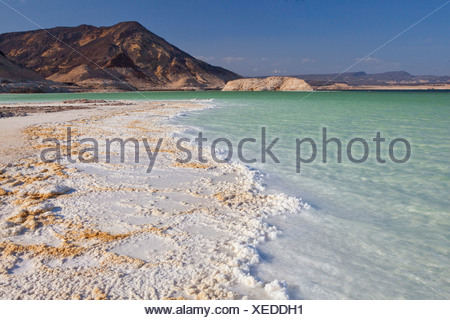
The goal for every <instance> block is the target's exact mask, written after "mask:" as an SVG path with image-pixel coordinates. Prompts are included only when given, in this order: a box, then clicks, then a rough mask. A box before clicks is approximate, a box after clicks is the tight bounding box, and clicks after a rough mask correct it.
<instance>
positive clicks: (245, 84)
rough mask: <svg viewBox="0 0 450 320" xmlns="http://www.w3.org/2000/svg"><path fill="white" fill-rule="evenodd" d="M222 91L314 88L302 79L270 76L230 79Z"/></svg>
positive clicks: (307, 89) (310, 89) (304, 89)
mask: <svg viewBox="0 0 450 320" xmlns="http://www.w3.org/2000/svg"><path fill="white" fill-rule="evenodd" d="M222 91H312V88H311V87H310V86H309V84H307V83H306V82H305V81H303V80H302V79H297V78H292V77H268V78H262V79H259V78H251V79H238V80H233V81H229V82H228V83H227V84H226V85H225V87H224V88H223V89H222Z"/></svg>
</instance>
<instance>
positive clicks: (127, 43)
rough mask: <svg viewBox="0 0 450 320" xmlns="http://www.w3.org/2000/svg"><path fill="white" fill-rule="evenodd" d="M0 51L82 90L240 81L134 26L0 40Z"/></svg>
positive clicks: (50, 32) (220, 84) (24, 34)
mask: <svg viewBox="0 0 450 320" xmlns="http://www.w3.org/2000/svg"><path fill="white" fill-rule="evenodd" d="M0 50H1V51H3V52H4V53H5V54H6V56H7V57H8V58H9V59H10V60H12V61H14V62H15V63H17V64H20V65H23V66H25V67H27V68H29V69H32V70H34V71H36V72H37V73H39V74H41V75H42V76H44V77H45V78H46V79H48V80H52V81H57V82H65V83H75V84H77V85H79V86H81V87H85V88H102V89H105V88H115V89H124V90H134V89H138V90H152V89H192V88H204V89H207V88H222V87H223V86H224V85H225V83H226V82H227V81H229V80H234V79H237V78H240V76H239V75H237V74H235V73H233V72H231V71H228V70H226V69H224V68H220V67H214V66H211V65H209V64H207V63H205V62H203V61H201V60H198V59H196V58H194V57H192V56H190V55H189V54H187V53H186V52H183V51H182V50H180V49H178V48H177V47H175V46H173V45H171V44H170V43H168V42H167V41H165V40H164V39H163V38H160V37H158V36H157V35H155V34H154V33H152V32H150V31H148V30H147V29H146V28H144V27H143V26H142V25H140V24H139V23H137V22H122V23H119V24H116V25H114V26H112V27H94V26H89V25H81V26H79V27H57V28H52V29H47V30H36V31H29V32H14V33H6V34H1V35H0Z"/></svg>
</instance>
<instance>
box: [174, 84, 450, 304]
mask: <svg viewBox="0 0 450 320" xmlns="http://www.w3.org/2000/svg"><path fill="white" fill-rule="evenodd" d="M306 95H308V94H305V93H281V92H266V93H235V94H233V95H230V97H229V98H228V99H226V100H221V99H219V100H218V101H216V104H217V105H218V106H219V108H217V109H211V110H206V111H201V112H198V113H196V114H194V115H191V116H187V117H183V119H182V123H183V124H188V125H190V126H191V127H192V128H194V131H196V130H201V131H202V132H203V135H204V136H205V137H207V138H210V139H211V140H212V139H215V138H218V137H224V138H228V139H229V140H231V141H233V146H237V145H238V141H239V140H241V139H243V138H246V137H253V138H255V139H256V140H257V143H255V144H254V145H252V144H246V145H245V146H247V148H246V150H245V152H244V155H245V156H246V158H247V159H251V158H253V157H255V158H257V160H258V161H257V162H256V163H254V164H251V166H252V167H254V168H257V169H260V170H262V171H263V172H264V173H265V174H266V180H265V181H266V182H267V185H268V188H269V189H272V190H276V191H278V190H281V191H284V192H287V193H289V194H292V195H296V196H300V197H302V198H303V199H304V201H306V202H308V203H309V204H311V205H312V208H311V209H310V210H309V211H307V212H305V213H304V214H302V215H300V216H287V217H286V218H281V217H277V218H274V219H272V220H271V222H272V223H273V224H275V225H277V226H278V227H279V228H281V229H282V231H283V233H282V234H281V236H280V237H279V238H278V239H277V240H276V241H272V242H268V243H266V244H265V245H263V246H262V247H261V248H260V251H261V255H262V257H263V263H262V264H260V265H259V266H258V267H257V268H256V269H255V270H254V273H255V274H256V275H257V276H258V277H259V278H260V279H262V280H265V281H271V280H272V279H274V278H277V279H279V280H286V281H287V284H288V290H289V295H290V298H298V299H301V298H306V299H340V298H353V299H403V298H406V299H443V298H446V299H448V298H450V270H449V266H450V255H449V248H450V246H449V240H450V218H449V213H450V210H449V208H450V200H449V190H450V188H449V182H450V170H449V157H450V144H449V141H448V137H449V133H450V93H424V92H333V93H330V92H324V93H314V94H312V95H309V96H308V97H307V98H306V99H304V98H305V96H306ZM302 99H304V100H303V101H302ZM261 127H265V128H266V133H267V138H266V139H267V141H268V143H270V141H272V139H274V138H279V141H278V142H277V144H276V145H275V146H274V147H273V149H272V151H273V153H274V154H275V156H276V157H277V158H278V159H279V161H280V163H275V162H273V161H271V159H270V158H268V160H267V163H265V164H263V163H261V155H260V152H261V151H260V150H261V146H260V143H261V142H260V141H261ZM323 127H326V128H327V136H328V137H327V138H330V137H336V138H339V139H340V140H341V142H342V146H343V148H344V149H343V150H342V163H338V162H337V158H336V150H337V147H336V144H334V143H330V144H329V146H328V147H327V150H328V158H327V160H328V162H327V163H323V162H322V128H323ZM377 132H380V133H381V137H384V138H385V139H386V142H381V148H380V149H381V154H380V156H381V159H384V160H386V163H384V164H380V163H378V162H377V160H376V156H375V151H376V145H375V142H373V141H372V139H373V138H374V137H375V136H376V133H377ZM306 137H309V138H312V139H313V140H314V141H315V142H316V143H317V150H318V153H317V158H316V160H315V161H313V162H311V163H308V164H301V171H300V173H297V172H296V142H295V139H296V138H299V139H303V138H306ZM355 137H360V138H363V139H365V140H366V141H367V143H368V147H369V156H368V159H367V161H365V162H364V163H359V164H357V163H352V162H350V161H349V159H348V157H347V155H346V146H347V143H348V142H349V140H351V139H352V138H355ZM395 138H405V139H407V140H408V142H409V143H410V145H411V158H410V159H409V161H407V162H406V163H395V162H393V161H391V160H390V157H389V150H388V149H389V143H390V141H392V140H393V139H395ZM305 145H306V144H305ZM358 146H361V143H359V144H358V143H355V145H354V149H352V155H353V157H354V158H361V157H362V155H363V154H362V148H361V147H360V148H359V149H358ZM223 148H225V145H224V144H223ZM310 151H311V150H310ZM303 152H304V153H303ZM236 153H237V152H236V150H235V155H236ZM302 154H304V156H303V158H305V159H307V158H309V153H308V150H307V149H306V148H305V151H302ZM405 155H406V148H405V146H404V144H402V143H398V144H395V148H394V156H395V157H396V158H397V159H402V158H403V157H404V156H405ZM233 159H235V160H236V159H237V156H236V157H234V158H233Z"/></svg>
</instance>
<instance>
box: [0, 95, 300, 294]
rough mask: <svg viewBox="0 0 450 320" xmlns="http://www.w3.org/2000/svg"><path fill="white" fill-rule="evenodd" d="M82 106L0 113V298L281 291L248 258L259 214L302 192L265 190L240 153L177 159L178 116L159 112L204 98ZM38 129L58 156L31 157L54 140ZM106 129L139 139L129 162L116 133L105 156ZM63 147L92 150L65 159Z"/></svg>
mask: <svg viewBox="0 0 450 320" xmlns="http://www.w3.org/2000/svg"><path fill="white" fill-rule="evenodd" d="M74 104H77V103H75V102H74ZM46 105H48V104H46ZM52 105H56V106H58V105H59V106H61V105H66V106H67V104H62V103H59V104H58V103H53V104H52ZM86 106H89V107H90V108H89V109H77V110H70V111H63V112H58V113H51V114H37V115H31V116H27V117H13V118H4V119H0V127H3V128H7V129H3V130H2V131H1V132H0V134H1V135H2V140H3V143H2V144H0V149H1V151H2V152H3V153H0V155H1V159H0V163H3V165H2V166H1V169H0V298H2V299H173V298H185V299H242V298H263V299H264V298H266V299H267V298H268V299H271V298H273V299H277V298H279V299H282V298H287V295H286V288H285V287H284V285H283V283H282V282H280V281H278V280H277V279H273V281H272V282H270V283H262V282H260V281H258V279H255V278H254V277H253V276H252V275H251V273H250V269H251V267H252V266H253V265H255V264H257V263H258V261H259V255H258V253H257V250H256V246H257V245H258V244H259V243H262V242H264V241H267V240H270V239H274V238H275V237H276V235H277V233H278V231H277V229H276V228H275V227H274V226H270V225H269V224H267V223H266V222H265V221H264V218H265V217H267V216H269V215H274V214H287V213H295V212H300V211H301V210H302V209H303V208H304V207H305V206H304V204H303V203H302V202H301V201H300V200H299V199H296V198H292V197H288V196H286V195H284V194H266V193H265V192H264V190H263V188H262V185H261V183H260V182H259V181H258V179H257V177H256V176H255V174H256V173H255V172H254V171H250V170H248V169H247V168H245V167H243V166H241V165H238V164H230V163H225V164H219V163H215V162H213V161H212V159H208V163H206V164H204V163H199V162H196V161H190V162H188V163H186V164H181V163H179V162H177V161H176V159H177V158H185V154H183V153H182V152H180V151H179V150H178V148H177V147H176V140H175V138H174V135H173V134H174V132H178V131H180V128H179V127H176V126H173V125H169V124H168V123H167V121H166V120H167V119H169V118H170V117H172V116H174V115H176V114H179V113H185V112H189V111H192V110H200V109H202V108H205V107H210V106H211V105H210V103H209V102H191V101H182V102H180V101H177V102H170V101H167V102H131V101H129V102H122V103H106V104H102V103H100V104H97V105H90V104H89V103H88V104H86ZM69 127H70V132H71V134H72V137H71V140H72V145H71V149H70V150H69V149H68V148H67V130H68V128H69ZM20 130H22V134H19V133H18V132H19V131H20ZM45 138H54V139H57V140H58V141H60V142H61V144H62V145H61V152H62V154H61V156H62V157H61V158H62V159H61V160H60V161H59V162H51V163H46V162H42V161H41V160H40V159H39V157H38V155H39V153H40V152H41V151H42V150H43V149H45V148H49V147H54V146H55V143H53V142H47V143H44V142H43V139H45ZM83 138H94V139H96V140H97V141H98V142H99V148H98V150H100V152H99V154H98V155H97V156H98V157H96V155H95V154H94V153H93V152H92V151H91V152H83V148H84V147H92V143H85V144H81V143H80V142H81V141H80V140H81V139H83ZM107 138H109V139H113V138H121V139H123V140H125V139H127V138H133V139H136V140H137V141H139V142H140V144H139V151H140V152H139V160H140V161H139V163H135V149H134V147H129V146H127V148H125V150H126V153H125V163H120V161H119V159H120V147H119V144H112V149H111V151H112V152H111V154H112V156H111V161H110V163H107V162H106V161H105V140H106V139H107ZM161 138H162V139H163V140H162V144H161V147H160V151H159V154H158V156H157V157H156V162H155V163H154V165H153V168H152V171H151V173H147V170H148V166H149V159H148V156H147V152H146V148H145V147H144V145H143V144H142V143H141V141H142V140H143V139H146V140H147V141H148V142H149V144H150V148H151V149H152V150H153V151H154V150H155V148H156V146H157V143H158V140H159V139H161ZM11 139H13V140H11ZM186 146H187V145H186V144H185V145H184V147H186ZM189 148H190V149H191V151H192V153H193V154H195V152H194V150H193V148H194V147H193V146H189ZM68 150H69V153H70V154H71V156H72V158H73V159H77V158H78V155H79V153H80V152H81V153H83V155H84V156H85V158H86V159H90V160H91V161H90V162H89V161H80V160H76V161H75V163H70V162H69V161H68V160H67V152H68Z"/></svg>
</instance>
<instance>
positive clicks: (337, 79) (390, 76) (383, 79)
mask: <svg viewBox="0 0 450 320" xmlns="http://www.w3.org/2000/svg"><path fill="white" fill-rule="evenodd" d="M294 77H296V78H300V79H303V80H305V81H306V82H308V83H309V84H310V85H312V86H321V85H325V84H327V85H333V84H335V83H344V84H347V85H349V86H361V85H421V84H450V77H449V76H413V75H411V74H409V73H408V72H405V71H391V72H383V73H375V74H367V73H365V72H347V73H343V74H341V75H338V74H337V73H334V74H304V75H295V76H294Z"/></svg>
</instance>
